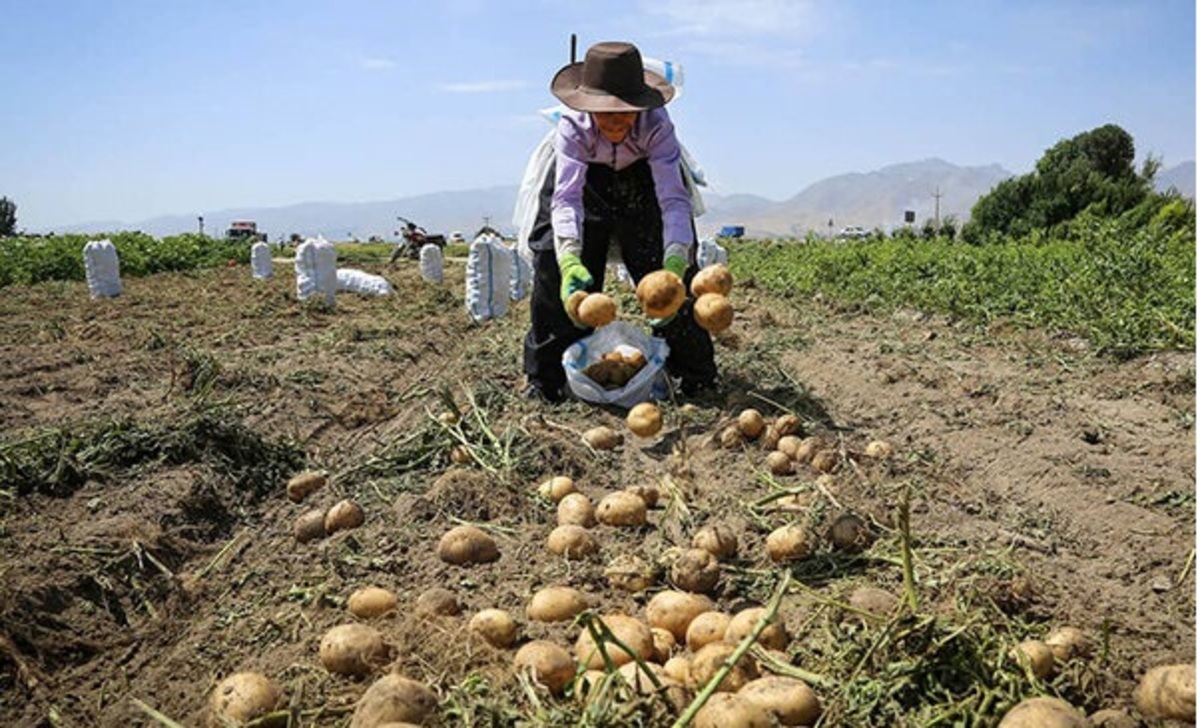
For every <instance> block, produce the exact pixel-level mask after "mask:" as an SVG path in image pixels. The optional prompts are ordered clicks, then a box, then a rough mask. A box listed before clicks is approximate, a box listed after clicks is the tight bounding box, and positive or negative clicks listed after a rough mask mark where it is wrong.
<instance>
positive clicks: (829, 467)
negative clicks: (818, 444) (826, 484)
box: [809, 449, 842, 473]
mask: <svg viewBox="0 0 1200 728" xmlns="http://www.w3.org/2000/svg"><path fill="white" fill-rule="evenodd" d="M841 460H842V459H841V456H840V455H838V451H837V450H830V449H825V450H818V451H816V452H815V453H813V456H812V460H810V461H809V464H810V465H812V467H813V470H816V471H817V472H820V473H832V472H833V471H834V470H837V467H838V465H839V464H841Z"/></svg>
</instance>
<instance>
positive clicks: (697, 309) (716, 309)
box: [692, 293, 733, 334]
mask: <svg viewBox="0 0 1200 728" xmlns="http://www.w3.org/2000/svg"><path fill="white" fill-rule="evenodd" d="M692 318H694V319H695V320H696V323H697V324H699V325H700V328H702V329H704V330H705V331H707V332H709V333H710V334H719V333H721V332H723V331H725V330H726V329H728V328H729V327H730V326H732V325H733V304H731V303H730V302H729V299H728V298H726V297H725V296H722V295H721V294H719V293H705V294H704V295H703V296H700V297H699V298H697V299H696V302H695V304H693V305H692Z"/></svg>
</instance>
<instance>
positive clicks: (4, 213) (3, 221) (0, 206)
mask: <svg viewBox="0 0 1200 728" xmlns="http://www.w3.org/2000/svg"><path fill="white" fill-rule="evenodd" d="M16 232H17V203H15V202H13V201H12V200H10V199H8V198H7V197H0V238H3V237H6V236H9V235H15V234H16Z"/></svg>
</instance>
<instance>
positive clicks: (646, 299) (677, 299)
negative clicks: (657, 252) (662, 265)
mask: <svg viewBox="0 0 1200 728" xmlns="http://www.w3.org/2000/svg"><path fill="white" fill-rule="evenodd" d="M635 294H636V296H637V300H638V303H639V304H641V306H642V311H643V312H644V313H645V314H646V316H648V317H650V318H654V319H657V318H666V317H668V316H671V315H673V314H674V313H675V312H676V311H678V310H679V307H680V306H682V305H683V299H684V298H685V297H686V296H687V291H686V289H684V287H683V281H681V280H679V276H677V275H675V274H674V273H672V272H671V271H669V270H656V271H654V272H653V273H650V274H648V275H645V276H642V280H640V281H638V284H637V290H636V292H635Z"/></svg>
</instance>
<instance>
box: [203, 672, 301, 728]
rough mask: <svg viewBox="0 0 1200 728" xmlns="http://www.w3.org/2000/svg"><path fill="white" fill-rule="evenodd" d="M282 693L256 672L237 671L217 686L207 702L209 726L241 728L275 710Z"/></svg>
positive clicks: (272, 682)
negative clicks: (237, 727)
mask: <svg viewBox="0 0 1200 728" xmlns="http://www.w3.org/2000/svg"><path fill="white" fill-rule="evenodd" d="M282 701H283V691H282V690H280V689H279V686H278V685H276V684H275V683H274V681H272V680H271V679H270V678H268V677H267V676H265V675H261V674H259V673H257V672H238V673H234V674H232V675H230V676H229V677H227V678H225V679H224V680H222V681H221V682H220V683H218V684H217V687H216V688H214V689H213V691H212V696H211V697H210V698H209V700H208V708H209V713H210V715H209V724H210V725H212V726H214V727H215V726H225V725H228V724H230V723H232V724H234V725H241V724H242V723H249V722H250V721H252V720H254V719H255V718H261V717H262V716H264V715H266V714H268V713H270V712H271V711H273V710H275V708H276V707H277V706H278V705H279V704H280V703H281V702H282Z"/></svg>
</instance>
